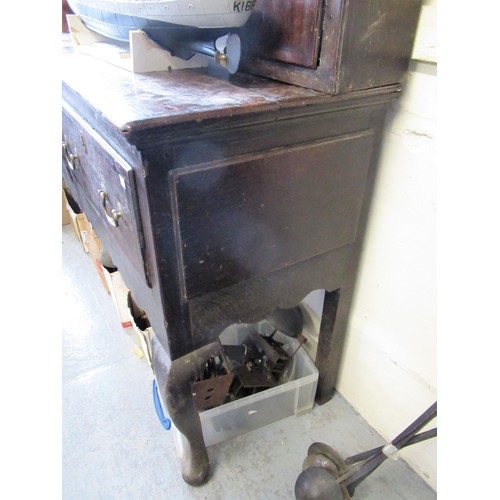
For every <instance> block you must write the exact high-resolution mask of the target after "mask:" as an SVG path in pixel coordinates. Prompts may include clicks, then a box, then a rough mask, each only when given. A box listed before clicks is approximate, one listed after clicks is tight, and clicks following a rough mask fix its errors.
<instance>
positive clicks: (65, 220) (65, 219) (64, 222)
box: [61, 189, 71, 226]
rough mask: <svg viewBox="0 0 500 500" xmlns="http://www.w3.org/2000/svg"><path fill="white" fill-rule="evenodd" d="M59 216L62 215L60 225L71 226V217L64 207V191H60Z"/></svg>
mask: <svg viewBox="0 0 500 500" xmlns="http://www.w3.org/2000/svg"><path fill="white" fill-rule="evenodd" d="M61 215H62V225H63V226H67V225H68V224H71V215H70V214H69V211H68V208H67V207H66V195H65V194H64V189H63V190H62V208H61Z"/></svg>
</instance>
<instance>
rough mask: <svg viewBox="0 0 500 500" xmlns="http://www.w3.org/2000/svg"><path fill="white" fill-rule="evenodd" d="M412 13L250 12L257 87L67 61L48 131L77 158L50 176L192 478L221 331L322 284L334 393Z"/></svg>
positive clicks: (320, 8)
mask: <svg viewBox="0 0 500 500" xmlns="http://www.w3.org/2000/svg"><path fill="white" fill-rule="evenodd" d="M410 4H411V6H412V8H414V9H413V10H412V9H409V5H410ZM417 5H418V6H419V2H418V1H417V0H371V1H368V2H354V1H352V0H351V1H350V0H333V1H331V2H326V1H323V0H317V1H316V0H298V1H294V2H282V1H281V0H280V1H279V2H275V3H273V4H272V5H271V4H268V5H267V6H265V7H262V10H261V11H260V13H261V14H260V15H261V20H262V21H266V20H270V19H271V20H272V23H274V25H276V23H277V22H278V24H279V22H280V19H281V18H280V10H281V11H283V10H284V9H285V11H286V15H283V16H282V21H283V23H284V24H286V29H281V30H280V29H278V31H277V32H278V33H279V34H280V36H279V40H280V42H279V43H275V42H273V46H272V47H271V46H270V45H269V44H268V45H262V46H261V47H259V51H260V52H258V53H256V52H255V53H254V54H253V59H248V58H247V60H246V62H245V64H244V65H243V67H244V68H245V67H247V68H248V69H249V70H250V71H252V72H254V73H257V74H260V75H263V76H265V77H269V78H261V77H260V76H253V75H251V74H245V73H239V74H236V75H233V76H228V75H224V76H222V75H221V73H220V72H217V71H215V72H214V71H212V69H210V68H208V69H194V70H178V71H174V72H157V73H151V74H142V75H140V74H132V73H129V72H127V71H124V70H122V69H119V68H116V67H113V66H111V65H109V64H107V63H104V62H100V61H98V60H95V59H93V58H90V57H88V56H83V55H78V54H74V53H72V51H71V50H67V51H65V55H64V57H63V103H64V104H63V109H64V111H63V138H65V139H66V140H67V142H68V143H69V144H70V151H71V152H72V153H74V154H76V155H77V156H78V158H79V164H78V168H75V169H74V170H72V169H69V168H68V162H67V160H68V149H67V148H66V149H65V154H63V177H64V179H65V181H66V183H67V185H68V187H69V188H70V190H71V191H72V193H73V195H74V196H75V198H76V199H77V201H78V202H79V204H80V205H81V206H82V208H83V209H84V211H85V212H86V214H87V216H88V218H89V220H90V221H91V223H92V224H93V226H94V229H95V231H96V232H97V234H98V236H99V237H100V238H101V240H102V242H103V245H104V248H105V249H107V250H108V251H109V253H110V254H111V256H112V258H113V260H114V262H115V265H117V266H118V268H119V270H120V272H121V274H122V276H123V278H124V280H125V283H126V284H127V286H128V287H129V288H130V289H131V293H132V296H133V297H134V300H135V302H136V303H137V304H138V305H139V307H140V308H141V309H143V310H144V311H146V313H147V315H148V319H149V320H150V323H151V325H152V327H153V330H154V332H155V348H154V355H153V366H154V369H155V376H156V378H157V380H158V386H159V388H160V392H161V394H162V397H163V399H164V400H165V401H167V405H168V407H169V410H170V413H171V417H172V419H173V420H174V423H175V424H176V426H177V428H179V429H180V430H181V432H182V433H183V434H184V435H185V436H186V437H187V441H188V448H189V453H188V456H187V458H186V459H185V460H184V461H183V477H184V478H185V480H186V481H187V482H188V483H190V484H201V483H202V482H204V481H205V480H206V478H207V476H208V458H207V454H206V450H205V447H204V442H203V437H202V432H201V428H200V421H199V417H198V415H197V411H196V408H195V406H194V404H193V400H192V396H191V382H192V381H193V380H194V379H195V378H196V376H197V375H198V374H199V373H198V372H199V370H200V367H202V365H203V359H204V357H206V355H208V354H211V353H213V352H215V351H214V349H216V344H215V343H214V341H216V340H217V337H218V336H219V335H220V333H221V332H222V331H223V329H224V328H226V327H227V326H229V325H231V324H234V323H241V322H247V323H254V322H257V321H259V320H261V319H263V318H264V317H266V316H267V315H268V314H269V313H271V312H272V311H273V310H274V309H275V308H276V307H281V308H287V307H292V306H294V305H296V304H298V303H299V302H300V301H301V300H302V299H303V298H304V297H305V296H306V295H307V294H308V293H310V292H311V291H312V290H315V289H324V290H325V291H326V294H325V302H324V308H323V318H322V322H321V333H320V351H321V352H320V353H319V354H318V358H317V360H316V364H317V366H318V368H319V372H320V373H319V385H318V387H319V389H318V394H317V400H318V401H319V402H324V401H327V400H328V399H329V398H330V397H331V396H332V394H333V391H334V387H335V383H336V378H337V374H338V370H339V366H340V360H341V356H342V349H343V344H344V339H345V332H346V325H347V320H348V317H349V310H350V306H351V302H352V297H353V293H354V285H355V276H356V271H357V266H358V263H359V256H360V252H361V248H362V246H361V245H362V238H363V234H364V232H365V228H366V222H367V218H368V213H369V206H370V199H371V193H372V190H373V185H374V181H375V174H376V167H377V160H378V154H379V149H380V143H381V137H382V130H383V125H384V117H385V114H386V110H387V108H388V105H389V104H390V102H391V101H393V100H394V99H396V98H397V97H398V95H399V92H400V89H401V87H400V84H399V81H400V77H401V75H402V72H403V71H404V68H405V65H406V64H407V55H408V53H409V50H410V48H411V47H410V38H412V36H413V35H412V33H414V27H415V26H414V24H415V23H416V15H417V14H416V13H417V10H415V9H416V6H417ZM388 9H392V11H391V12H388ZM405 16H406V17H405ZM358 17H359V22H356V19H357V18H358ZM262 24H264V23H262ZM249 26H250V27H251V26H252V25H251V24H250V25H249ZM384 30H385V31H387V33H386V34H384V33H383V31H384ZM405 30H407V31H408V33H410V34H411V36H410V35H407V34H404V35H403V33H402V32H403V31H405ZM405 33H406V32H405ZM254 34H255V36H260V35H259V33H257V32H255V33H254ZM261 35H262V33H261ZM389 42H390V43H392V44H393V45H394V46H393V47H389V48H387V49H384V51H383V54H382V52H381V51H380V49H381V45H383V44H386V43H389ZM409 47H410V48H409ZM247 55H248V54H247ZM382 56H383V57H382ZM246 64H248V65H247V66H246ZM280 80H281V81H285V82H290V83H293V85H290V84H288V83H282V82H281V81H280ZM100 189H104V190H105V191H106V193H107V194H108V196H109V207H103V206H102V200H101V199H100V197H99V196H98V191H99V190H100ZM111 206H113V207H114V208H116V209H117V210H119V211H121V212H122V216H123V218H122V219H121V220H120V222H121V223H120V222H119V225H118V227H112V226H110V224H109V217H107V214H106V211H108V209H110V208H111ZM103 208H104V209H105V210H106V211H105V210H103ZM108 215H109V214H108Z"/></svg>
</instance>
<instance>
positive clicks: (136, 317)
mask: <svg viewBox="0 0 500 500" xmlns="http://www.w3.org/2000/svg"><path fill="white" fill-rule="evenodd" d="M127 305H128V312H129V319H130V321H131V324H132V327H133V328H134V330H135V332H136V334H137V337H138V338H139V342H140V343H141V348H142V351H143V353H144V355H145V356H146V359H147V360H148V362H149V366H150V367H151V369H153V360H152V352H153V349H152V342H153V340H152V339H153V335H154V332H153V328H151V324H150V323H149V319H148V317H147V315H146V313H145V312H144V311H143V310H142V309H141V308H140V307H139V306H138V305H137V304H136V303H135V302H134V300H133V298H132V294H131V293H130V292H129V294H128V297H127Z"/></svg>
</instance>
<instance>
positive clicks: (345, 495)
mask: <svg viewBox="0 0 500 500" xmlns="http://www.w3.org/2000/svg"><path fill="white" fill-rule="evenodd" d="M436 416H437V402H435V403H434V404H433V405H431V406H430V407H429V409H428V410H427V411H425V412H424V413H423V414H422V415H421V416H420V417H419V418H417V420H415V421H414V422H413V423H412V424H411V425H410V426H408V427H407V428H406V429H405V430H404V431H403V432H402V433H401V434H399V436H397V437H396V438H394V439H393V440H392V441H391V443H390V444H388V445H385V446H379V447H377V448H374V449H372V450H368V451H364V452H362V453H358V454H356V455H352V456H350V457H348V458H346V459H343V458H342V457H341V456H340V455H339V454H338V453H337V452H336V451H335V450H334V449H333V448H331V447H330V446H328V445H326V444H324V443H313V444H312V445H311V446H310V447H309V449H308V451H307V457H306V459H305V460H304V464H303V466H302V473H301V474H300V475H299V477H298V479H297V482H296V483H295V497H296V499H297V500H312V499H323V498H324V499H330V500H349V499H350V498H351V497H352V496H353V495H354V491H355V489H356V487H357V486H358V485H359V484H360V483H361V482H362V481H363V480H364V479H365V478H366V477H368V476H369V475H370V474H371V473H372V472H373V471H374V470H375V469H376V468H377V467H379V466H380V465H381V464H382V463H383V462H384V461H385V460H386V459H387V458H388V457H390V456H392V455H394V454H395V453H397V452H398V450H400V449H402V448H405V447H406V446H410V445H412V444H416V443H420V442H421V441H425V440H427V439H431V438H433V437H436V436H437V428H434V429H431V430H428V431H424V432H421V433H420V434H417V432H419V431H420V430H421V429H422V428H423V427H424V426H425V425H427V424H428V423H429V422H430V421H431V420H433V419H434V418H435V417H436Z"/></svg>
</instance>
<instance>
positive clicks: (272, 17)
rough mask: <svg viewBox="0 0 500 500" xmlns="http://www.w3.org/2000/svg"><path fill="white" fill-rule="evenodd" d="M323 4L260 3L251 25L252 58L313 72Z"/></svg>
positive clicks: (310, 0)
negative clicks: (294, 66) (268, 60)
mask: <svg viewBox="0 0 500 500" xmlns="http://www.w3.org/2000/svg"><path fill="white" fill-rule="evenodd" d="M321 5H322V1H321V0H297V1H295V2H290V0H273V1H271V2H260V3H257V5H256V7H255V11H254V12H253V14H252V16H251V18H250V19H249V21H248V24H249V27H248V28H247V29H248V34H249V36H248V44H249V45H248V46H249V50H250V52H251V54H252V56H254V57H255V56H257V57H262V58H264V59H271V60H276V61H280V62H285V63H290V64H295V65H297V66H304V67H306V68H314V67H316V66H317V62H318V50H319V34H320V32H321V10H322V9H321Z"/></svg>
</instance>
